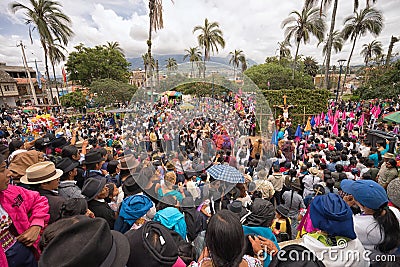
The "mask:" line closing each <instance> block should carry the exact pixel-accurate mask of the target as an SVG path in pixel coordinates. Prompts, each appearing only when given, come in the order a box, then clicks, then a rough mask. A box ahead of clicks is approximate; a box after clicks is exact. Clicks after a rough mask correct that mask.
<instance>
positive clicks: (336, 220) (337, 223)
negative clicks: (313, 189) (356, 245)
mask: <svg viewBox="0 0 400 267" xmlns="http://www.w3.org/2000/svg"><path fill="white" fill-rule="evenodd" d="M310 218H311V221H312V224H313V226H314V227H315V228H318V229H320V230H322V231H325V232H327V233H328V234H329V235H332V236H343V237H347V238H350V239H355V238H356V237H357V236H356V233H355V232H354V223H353V212H352V211H351V208H350V207H349V205H347V204H346V202H344V200H343V199H342V198H341V197H340V196H339V195H337V194H333V193H329V194H327V195H322V196H316V197H315V198H314V200H313V201H312V202H311V205H310Z"/></svg>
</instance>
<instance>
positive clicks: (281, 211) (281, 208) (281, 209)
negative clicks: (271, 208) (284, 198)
mask: <svg viewBox="0 0 400 267" xmlns="http://www.w3.org/2000/svg"><path fill="white" fill-rule="evenodd" d="M276 211H277V212H278V213H279V214H280V215H282V216H284V217H289V209H288V208H287V207H286V206H285V205H283V204H280V205H279V206H278V207H276Z"/></svg>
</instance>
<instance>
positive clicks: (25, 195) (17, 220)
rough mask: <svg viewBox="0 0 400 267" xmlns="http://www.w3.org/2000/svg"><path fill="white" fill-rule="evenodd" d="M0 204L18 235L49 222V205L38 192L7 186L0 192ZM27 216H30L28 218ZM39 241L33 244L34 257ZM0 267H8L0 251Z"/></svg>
mask: <svg viewBox="0 0 400 267" xmlns="http://www.w3.org/2000/svg"><path fill="white" fill-rule="evenodd" d="M0 204H1V206H2V207H3V209H4V210H5V211H6V212H7V213H8V215H9V216H10V217H11V219H12V221H13V224H14V226H15V229H16V230H17V232H18V234H22V233H23V232H25V231H26V230H27V229H28V228H29V227H30V226H32V225H37V226H41V227H42V229H43V228H44V227H45V226H46V225H47V223H48V222H49V218H50V215H49V204H48V202H47V198H46V197H43V196H40V195H39V193H38V192H35V191H30V190H27V189H25V188H22V187H20V186H15V185H9V186H8V188H7V189H6V190H4V191H0ZM28 214H29V215H30V216H28ZM39 239H40V236H39V237H38V239H37V240H36V242H35V243H34V244H33V247H34V248H35V252H36V253H35V256H39V255H40V251H39V248H38V244H39ZM0 266H3V267H8V263H7V258H6V254H5V253H4V251H3V249H0Z"/></svg>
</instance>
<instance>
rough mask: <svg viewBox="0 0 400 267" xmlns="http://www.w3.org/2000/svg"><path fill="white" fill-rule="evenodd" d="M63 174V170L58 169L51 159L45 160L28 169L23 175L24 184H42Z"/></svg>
mask: <svg viewBox="0 0 400 267" xmlns="http://www.w3.org/2000/svg"><path fill="white" fill-rule="evenodd" d="M62 174H63V171H62V170H59V169H56V166H55V165H54V163H53V162H51V161H43V162H39V163H36V164H33V165H32V166H30V167H29V168H27V169H26V174H25V175H24V176H22V177H21V183H23V184H42V183H47V182H50V181H53V180H55V179H57V178H59V177H61V175H62Z"/></svg>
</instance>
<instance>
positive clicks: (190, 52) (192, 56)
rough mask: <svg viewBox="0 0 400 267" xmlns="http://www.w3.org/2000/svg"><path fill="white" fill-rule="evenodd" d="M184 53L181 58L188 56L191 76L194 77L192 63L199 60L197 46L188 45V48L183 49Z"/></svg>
mask: <svg viewBox="0 0 400 267" xmlns="http://www.w3.org/2000/svg"><path fill="white" fill-rule="evenodd" d="M185 53H186V54H185V55H184V56H183V60H186V58H189V61H190V62H191V63H192V73H191V76H192V77H194V66H193V63H194V62H196V61H201V51H200V50H199V47H198V46H196V47H189V49H185Z"/></svg>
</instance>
